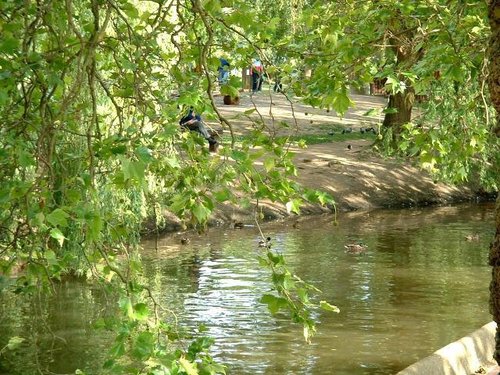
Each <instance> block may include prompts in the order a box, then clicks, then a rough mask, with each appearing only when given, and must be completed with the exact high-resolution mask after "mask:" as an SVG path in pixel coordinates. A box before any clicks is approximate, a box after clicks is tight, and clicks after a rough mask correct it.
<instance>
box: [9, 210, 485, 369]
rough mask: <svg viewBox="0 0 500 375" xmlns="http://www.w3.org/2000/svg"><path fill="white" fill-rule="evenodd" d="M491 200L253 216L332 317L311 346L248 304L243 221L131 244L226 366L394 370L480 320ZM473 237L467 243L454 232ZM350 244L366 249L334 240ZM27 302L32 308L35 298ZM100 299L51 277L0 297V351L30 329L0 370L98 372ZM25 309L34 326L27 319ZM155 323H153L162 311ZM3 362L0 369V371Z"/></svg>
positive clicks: (252, 272)
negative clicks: (48, 291) (40, 294)
mask: <svg viewBox="0 0 500 375" xmlns="http://www.w3.org/2000/svg"><path fill="white" fill-rule="evenodd" d="M493 209H494V207H493V205H492V204H491V205H480V206H477V205H474V206H470V205H460V206H455V207H441V208H426V209H412V210H398V211H387V210H384V211H378V212H370V213H350V214H343V215H342V217H340V220H339V222H338V225H333V224H332V218H331V217H319V218H318V217H315V218H310V219H307V220H302V221H301V222H300V225H299V227H298V228H295V227H292V226H291V225H290V226H288V225H287V224H286V223H273V224H269V225H265V226H264V228H263V230H264V231H265V234H266V235H269V236H271V237H272V242H273V248H274V249H276V250H278V251H280V252H282V253H283V254H284V255H285V257H286V259H287V262H288V263H289V264H290V266H291V268H293V270H294V272H295V273H297V274H299V275H300V276H301V277H302V278H304V279H305V280H307V281H309V282H311V283H313V284H314V285H315V286H317V287H318V288H320V289H321V290H323V294H322V295H321V296H320V298H321V299H324V300H327V301H330V302H332V303H333V304H336V305H338V306H339V307H340V309H341V312H340V314H332V313H328V312H323V311H316V312H315V313H314V314H315V319H316V320H317V321H318V322H319V325H318V328H319V331H318V334H317V335H316V336H315V338H314V339H313V342H312V344H311V345H306V344H305V343H304V340H303V338H302V329H301V327H299V326H296V325H294V324H293V323H291V322H290V321H289V319H287V317H286V316H277V317H271V316H270V315H269V313H268V311H267V308H266V306H264V305H262V304H260V303H259V302H258V300H259V298H260V297H261V296H262V294H264V293H266V292H268V290H269V288H270V285H271V284H270V281H269V274H268V273H267V271H265V270H263V269H261V268H260V267H259V266H258V261H257V256H258V254H259V253H260V252H261V251H262V249H260V248H259V247H258V240H259V233H258V231H257V229H256V228H245V229H243V230H210V233H209V235H200V236H193V237H192V238H191V242H190V244H189V245H184V246H183V245H180V244H178V243H179V241H178V240H177V239H176V238H175V237H171V236H169V237H165V238H162V239H161V240H160V242H159V248H158V250H155V246H154V244H153V242H152V241H151V242H148V241H145V242H144V245H145V250H144V254H143V259H144V266H145V274H146V275H147V278H148V281H149V283H150V286H151V288H152V290H153V291H154V293H155V295H156V297H157V298H159V299H160V300H161V301H162V303H163V304H164V305H165V306H167V307H168V308H169V309H171V310H174V311H175V312H176V314H177V316H178V318H179V320H180V321H181V322H183V324H184V325H185V326H186V327H188V328H194V327H197V326H198V325H200V324H203V325H205V326H206V327H207V328H208V334H209V335H211V336H213V337H214V338H215V340H216V341H215V345H214V347H213V353H214V355H215V356H216V357H217V358H218V359H219V360H221V361H222V362H225V363H227V364H228V365H229V366H230V369H231V370H230V373H231V374H294V375H295V374H308V375H310V374H311V375H316V374H318V375H319V374H340V375H343V374H350V375H352V374H384V375H387V374H394V373H396V372H397V371H399V370H401V369H402V368H404V367H406V366H407V365H409V364H411V363H412V362H414V361H416V360H418V359H419V358H422V357H424V356H426V355H428V354H430V353H432V352H433V351H434V350H436V349H438V348H439V347H441V346H443V345H445V344H447V343H448V342H450V341H453V340H455V339H457V338H459V337H461V336H464V335H465V334H468V333H469V332H471V331H473V330H475V329H476V328H478V327H480V326H482V325H483V324H484V323H486V322H487V321H489V320H490V316H489V313H488V284H489V279H490V269H489V267H488V266H487V263H486V261H487V252H488V245H489V241H490V240H491V239H492V238H493V234H494V223H493V221H494V220H493ZM470 233H479V234H480V238H479V240H478V241H470V242H469V241H465V236H466V235H468V234H470ZM353 241H363V243H365V244H366V245H367V249H366V251H364V252H362V253H359V254H351V253H348V252H346V251H345V248H344V245H345V244H346V243H350V242H353ZM35 302H36V303H35ZM110 303H111V305H112V303H113V300H112V298H111V297H110V296H107V295H106V293H105V292H104V291H103V290H101V289H99V288H92V289H88V288H87V287H85V286H84V285H81V284H78V283H69V284H64V285H60V288H59V290H58V293H56V295H54V296H52V297H45V298H44V299H43V300H40V301H35V300H30V301H28V300H26V301H23V302H22V303H21V304H19V303H17V302H15V301H14V300H10V299H4V300H2V303H1V304H0V317H1V320H0V332H2V334H1V335H0V346H2V344H3V345H5V344H4V340H5V338H6V337H10V336H12V335H18V336H26V335H28V336H31V337H34V338H37V340H38V344H37V345H35V346H34V347H33V346H31V347H26V348H25V350H24V351H22V352H21V353H20V355H22V358H23V359H22V360H21V357H19V356H18V357H12V358H9V362H8V363H7V362H5V361H2V363H0V374H29V373H34V372H35V371H34V368H35V367H36V366H34V364H36V363H39V364H41V366H42V367H43V369H45V370H50V371H52V372H55V373H71V372H74V370H75V369H76V368H82V369H87V371H88V372H89V373H98V372H99V371H98V368H99V365H100V364H101V360H102V356H103V354H104V353H105V350H104V348H106V346H107V345H108V343H107V341H106V340H107V338H106V337H105V336H104V335H102V336H98V333H96V332H95V331H93V330H92V329H91V328H90V327H91V325H92V324H93V323H94V322H95V321H96V320H97V318H98V317H99V316H100V315H101V314H102V313H103V311H104V312H106V313H108V314H109V313H111V312H110V311H109V307H106V306H110ZM35 308H36V309H38V310H39V311H40V312H41V313H42V315H43V316H45V317H46V319H44V321H43V324H42V323H40V322H37V321H34V319H32V318H31V317H32V316H33V314H31V311H33V309H35ZM166 319H167V318H166ZM2 366H3V367H2Z"/></svg>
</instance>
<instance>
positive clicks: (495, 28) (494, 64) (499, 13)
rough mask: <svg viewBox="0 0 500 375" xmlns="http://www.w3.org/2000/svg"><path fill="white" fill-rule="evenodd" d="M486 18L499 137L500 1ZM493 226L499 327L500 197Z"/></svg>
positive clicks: (499, 350) (499, 339)
mask: <svg viewBox="0 0 500 375" xmlns="http://www.w3.org/2000/svg"><path fill="white" fill-rule="evenodd" d="M488 17H489V23H490V27H491V37H490V42H489V54H490V55H489V62H490V64H489V77H488V86H489V90H490V98H491V102H492V104H493V107H494V108H495V110H496V117H495V124H494V128H493V131H494V132H495V133H496V135H497V136H500V0H490V1H489V4H488ZM498 152H500V150H499V151H498ZM495 225H496V232H495V238H494V240H493V242H492V243H491V245H490V257H489V263H490V265H491V267H492V273H491V284H490V312H491V315H492V316H493V320H494V321H495V322H496V323H497V324H498V325H499V326H500V195H499V196H498V198H497V205H496V220H495ZM493 357H494V358H495V360H496V361H497V363H499V364H500V327H499V328H497V332H496V336H495V354H494V355H493Z"/></svg>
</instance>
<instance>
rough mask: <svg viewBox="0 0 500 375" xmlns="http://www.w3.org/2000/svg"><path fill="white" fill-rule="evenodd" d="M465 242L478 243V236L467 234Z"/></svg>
mask: <svg viewBox="0 0 500 375" xmlns="http://www.w3.org/2000/svg"><path fill="white" fill-rule="evenodd" d="M465 240H466V241H479V234H477V233H473V234H468V235H467V236H465Z"/></svg>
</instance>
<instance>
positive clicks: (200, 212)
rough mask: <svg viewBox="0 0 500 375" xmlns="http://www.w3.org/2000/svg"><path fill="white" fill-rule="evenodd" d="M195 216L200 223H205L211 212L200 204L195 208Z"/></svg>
mask: <svg viewBox="0 0 500 375" xmlns="http://www.w3.org/2000/svg"><path fill="white" fill-rule="evenodd" d="M192 212H193V215H194V217H196V220H198V222H199V223H204V222H205V221H206V220H207V219H208V217H209V216H210V212H211V211H210V210H209V209H208V208H207V207H205V206H204V205H203V204H201V203H199V204H197V205H196V206H195V207H194V208H193V211H192Z"/></svg>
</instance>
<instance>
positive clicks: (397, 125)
mask: <svg viewBox="0 0 500 375" xmlns="http://www.w3.org/2000/svg"><path fill="white" fill-rule="evenodd" d="M414 101H415V90H414V89H413V88H412V87H407V89H406V90H405V92H403V93H400V92H398V93H397V94H394V95H392V94H391V95H390V96H389V104H388V105H387V109H389V112H388V113H386V114H385V117H384V122H383V123H382V125H383V127H384V128H386V129H388V128H392V137H393V139H392V140H393V142H394V141H397V137H398V135H399V134H400V133H401V126H403V125H404V124H406V123H408V122H410V121H411V110H412V108H413V103H414ZM392 111H395V112H392Z"/></svg>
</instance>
